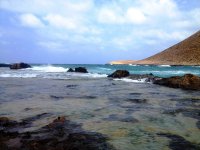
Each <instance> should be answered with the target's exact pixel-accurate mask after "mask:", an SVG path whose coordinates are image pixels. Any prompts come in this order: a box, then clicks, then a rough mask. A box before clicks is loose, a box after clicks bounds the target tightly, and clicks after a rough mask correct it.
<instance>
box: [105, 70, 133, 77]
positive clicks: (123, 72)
mask: <svg viewBox="0 0 200 150" xmlns="http://www.w3.org/2000/svg"><path fill="white" fill-rule="evenodd" d="M129 75H130V74H129V72H128V71H127V70H117V71H115V72H114V73H112V74H111V75H108V77H112V78H123V77H128V76H129Z"/></svg>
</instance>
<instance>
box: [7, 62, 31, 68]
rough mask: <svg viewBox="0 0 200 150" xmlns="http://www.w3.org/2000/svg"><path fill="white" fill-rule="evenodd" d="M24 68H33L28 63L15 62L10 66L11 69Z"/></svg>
mask: <svg viewBox="0 0 200 150" xmlns="http://www.w3.org/2000/svg"><path fill="white" fill-rule="evenodd" d="M23 68H31V66H30V65H29V64H26V63H23V62H22V63H15V64H12V65H11V66H10V69H23Z"/></svg>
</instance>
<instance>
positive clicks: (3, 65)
mask: <svg viewBox="0 0 200 150" xmlns="http://www.w3.org/2000/svg"><path fill="white" fill-rule="evenodd" d="M0 67H10V64H0Z"/></svg>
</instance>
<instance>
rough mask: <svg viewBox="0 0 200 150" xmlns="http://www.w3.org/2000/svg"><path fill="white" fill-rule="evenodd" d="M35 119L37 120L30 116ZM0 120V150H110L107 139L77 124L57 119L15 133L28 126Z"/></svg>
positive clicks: (30, 120)
mask: <svg viewBox="0 0 200 150" xmlns="http://www.w3.org/2000/svg"><path fill="white" fill-rule="evenodd" d="M32 118H37V117H32ZM25 120H28V121H26V122H25V123H24V122H16V121H12V120H10V119H8V118H6V117H0V148H1V150H112V149H114V148H113V147H112V146H111V145H110V144H108V143H107V142H106V140H107V138H106V137H105V136H104V135H102V134H100V133H96V132H88V131H85V130H83V129H82V128H81V125H79V124H77V123H74V122H72V121H70V120H68V119H67V118H65V117H62V116H61V117H58V118H57V119H55V120H53V122H52V123H50V124H48V125H46V126H44V127H42V128H40V129H37V130H35V131H29V132H28V131H24V132H18V130H20V129H22V130H23V129H24V128H26V127H27V124H29V125H31V124H32V121H33V120H32V119H25Z"/></svg>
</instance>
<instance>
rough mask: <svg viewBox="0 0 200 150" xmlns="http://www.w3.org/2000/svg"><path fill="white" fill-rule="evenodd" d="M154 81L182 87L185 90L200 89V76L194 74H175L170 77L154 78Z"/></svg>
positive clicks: (173, 86)
mask: <svg viewBox="0 0 200 150" xmlns="http://www.w3.org/2000/svg"><path fill="white" fill-rule="evenodd" d="M153 83H154V84H158V85H164V86H168V87H172V88H182V89H185V90H200V77H198V76H196V75H193V74H185V75H184V76H182V77H180V76H174V77H170V78H162V79H157V80H154V82H153Z"/></svg>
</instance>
